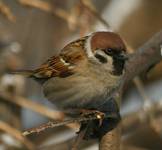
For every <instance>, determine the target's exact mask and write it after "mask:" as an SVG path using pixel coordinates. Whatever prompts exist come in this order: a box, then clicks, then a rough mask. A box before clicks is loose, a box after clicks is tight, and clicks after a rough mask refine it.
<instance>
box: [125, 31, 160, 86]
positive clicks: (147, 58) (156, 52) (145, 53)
mask: <svg viewBox="0 0 162 150" xmlns="http://www.w3.org/2000/svg"><path fill="white" fill-rule="evenodd" d="M161 45H162V31H160V32H159V33H157V34H156V35H154V36H153V37H152V38H151V39H150V40H149V41H148V42H146V43H145V44H144V45H142V46H141V47H140V48H139V49H138V50H137V51H136V52H135V53H134V54H133V55H132V57H130V59H129V61H128V62H127V64H126V73H125V76H124V82H125V83H127V82H129V81H130V80H132V79H133V78H134V77H135V76H137V75H139V74H141V73H142V72H145V71H147V69H148V68H149V67H151V66H152V65H154V64H157V63H158V62H159V61H160V60H161V59H162V55H161Z"/></svg>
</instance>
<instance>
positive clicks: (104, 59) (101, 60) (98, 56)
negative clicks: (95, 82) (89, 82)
mask: <svg viewBox="0 0 162 150" xmlns="http://www.w3.org/2000/svg"><path fill="white" fill-rule="evenodd" d="M95 57H96V58H97V59H98V60H99V61H100V62H101V63H107V58H105V57H104V56H102V55H99V54H95Z"/></svg>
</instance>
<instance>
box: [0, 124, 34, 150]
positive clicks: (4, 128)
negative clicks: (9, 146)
mask: <svg viewBox="0 0 162 150" xmlns="http://www.w3.org/2000/svg"><path fill="white" fill-rule="evenodd" d="M0 130H2V131H4V132H6V133H8V134H9V135H11V136H13V137H15V138H16V139H17V140H19V141H20V142H21V143H23V144H24V145H25V146H26V147H27V148H28V149H29V150H35V146H34V145H33V144H32V143H31V142H30V141H29V140H28V139H27V138H25V137H24V136H22V134H21V132H20V131H18V130H16V129H15V128H13V127H11V126H10V125H8V124H7V123H5V122H3V121H0Z"/></svg>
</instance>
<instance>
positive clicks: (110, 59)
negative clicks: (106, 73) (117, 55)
mask: <svg viewBox="0 0 162 150" xmlns="http://www.w3.org/2000/svg"><path fill="white" fill-rule="evenodd" d="M107 60H108V64H110V65H111V66H112V65H113V59H112V57H111V56H107Z"/></svg>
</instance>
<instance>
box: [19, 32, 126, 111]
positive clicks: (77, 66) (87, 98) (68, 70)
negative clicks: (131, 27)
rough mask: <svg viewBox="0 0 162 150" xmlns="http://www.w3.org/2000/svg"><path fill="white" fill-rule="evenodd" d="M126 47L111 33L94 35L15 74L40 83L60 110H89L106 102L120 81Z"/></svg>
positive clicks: (74, 42)
mask: <svg viewBox="0 0 162 150" xmlns="http://www.w3.org/2000/svg"><path fill="white" fill-rule="evenodd" d="M126 60H127V53H126V46H125V44H124V42H123V40H122V39H121V37H120V36H119V35H118V34H116V33H114V32H104V31H102V32H94V33H92V34H90V35H88V36H85V37H82V38H80V39H78V40H75V41H73V42H71V43H69V44H68V45H66V46H65V47H64V48H63V49H62V50H61V52H60V54H59V55H55V56H53V57H51V58H49V59H48V60H47V61H46V62H45V63H43V64H42V65H41V66H40V67H39V68H37V69H35V70H22V71H18V72H17V73H19V74H24V75H27V76H28V77H31V78H33V79H35V80H36V81H38V82H39V83H41V84H42V86H43V92H44V95H45V96H46V97H47V99H48V100H49V101H51V102H52V103H54V104H55V105H56V106H57V107H58V108H60V109H73V108H75V109H76V108H77V109H87V108H88V109H89V108H97V106H98V105H100V104H102V103H104V102H105V101H106V100H108V97H109V96H110V95H111V94H112V91H113V90H114V89H116V88H117V87H118V86H119V85H120V82H121V78H122V76H123V74H124V65H125V62H126Z"/></svg>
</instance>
